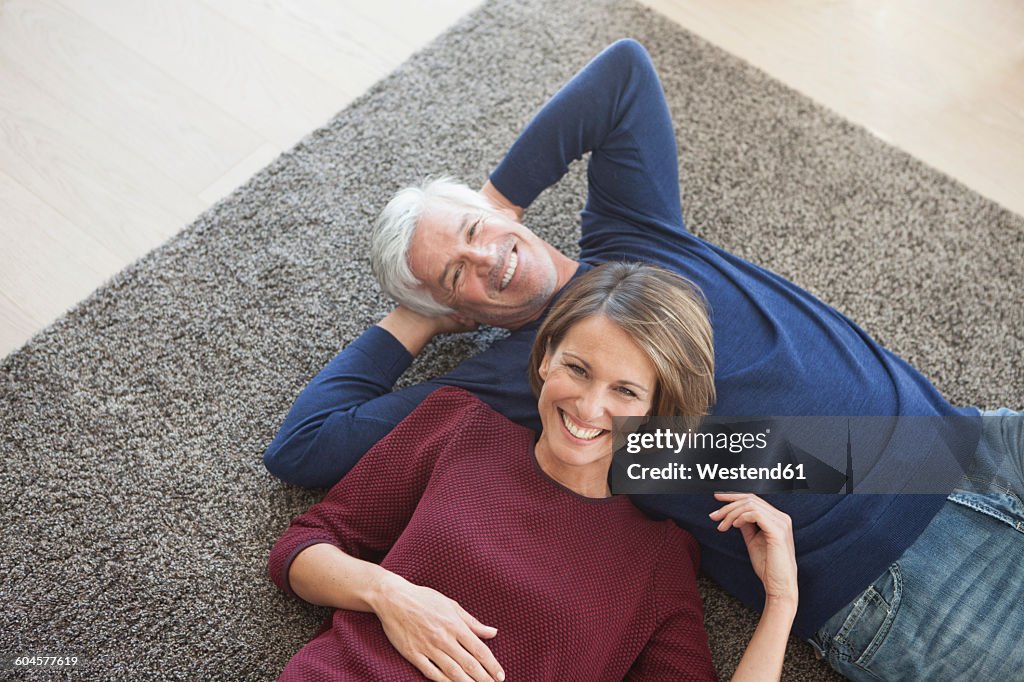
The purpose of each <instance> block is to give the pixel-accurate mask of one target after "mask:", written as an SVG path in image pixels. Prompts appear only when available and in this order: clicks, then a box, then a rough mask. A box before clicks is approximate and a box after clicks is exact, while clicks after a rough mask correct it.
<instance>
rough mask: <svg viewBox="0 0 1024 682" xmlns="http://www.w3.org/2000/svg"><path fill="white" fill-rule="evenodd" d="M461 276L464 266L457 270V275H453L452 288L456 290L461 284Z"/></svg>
mask: <svg viewBox="0 0 1024 682" xmlns="http://www.w3.org/2000/svg"><path fill="white" fill-rule="evenodd" d="M461 275H462V266H461V265H460V266H459V267H457V268H455V274H454V275H452V288H453V289H454V288H455V285H456V284H458V283H459V277H460V276H461Z"/></svg>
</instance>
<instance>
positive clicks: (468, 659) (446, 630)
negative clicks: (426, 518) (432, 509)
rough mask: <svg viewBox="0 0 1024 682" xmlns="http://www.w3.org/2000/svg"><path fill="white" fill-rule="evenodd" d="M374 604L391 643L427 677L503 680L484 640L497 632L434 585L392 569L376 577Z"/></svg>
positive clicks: (485, 681) (460, 681) (478, 681)
mask: <svg viewBox="0 0 1024 682" xmlns="http://www.w3.org/2000/svg"><path fill="white" fill-rule="evenodd" d="M373 606H374V612H375V613H376V614H377V617H378V618H380V622H381V625H383V626H384V633H385V634H386V635H387V637H388V639H389V640H390V641H391V644H392V646H394V647H395V649H396V650H397V651H398V653H400V654H401V655H402V657H403V658H405V660H407V661H409V662H410V663H412V664H413V665H414V666H416V668H417V669H419V671H420V672H421V673H423V674H424V675H425V676H426V677H427V679H430V680H452V681H457V682H467V681H469V680H475V681H476V682H491V681H492V680H497V681H498V682H501V680H504V679H505V672H504V671H503V670H502V669H501V666H500V665H499V664H498V661H497V659H495V658H494V654H492V653H491V650H490V648H488V646H487V645H486V644H484V643H483V639H490V638H492V637H494V636H495V635H496V634H498V631H497V630H496V629H495V628H493V627H490V626H487V625H484V624H483V623H481V622H480V621H478V620H477V619H476V618H474V617H473V616H471V615H470V614H469V613H467V612H466V610H465V609H463V608H462V607H461V606H459V604H458V603H456V602H455V601H454V600H452V599H449V598H448V597H446V596H444V595H443V594H441V593H440V592H438V591H437V590H432V589H430V588H429V587H421V586H419V585H414V584H413V583H411V582H409V581H408V580H405V579H404V578H401V577H399V576H397V575H395V574H393V573H392V574H389V575H388V576H387V577H386V578H385V579H384V580H382V581H381V585H380V587H379V590H378V596H377V597H376V598H374V599H373Z"/></svg>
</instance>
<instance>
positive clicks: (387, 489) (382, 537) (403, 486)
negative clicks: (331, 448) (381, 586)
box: [268, 388, 479, 594]
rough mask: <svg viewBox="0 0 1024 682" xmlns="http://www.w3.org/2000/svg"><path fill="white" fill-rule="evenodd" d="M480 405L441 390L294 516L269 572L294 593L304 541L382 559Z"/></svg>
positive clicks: (467, 396)
mask: <svg viewBox="0 0 1024 682" xmlns="http://www.w3.org/2000/svg"><path fill="white" fill-rule="evenodd" d="M475 405H479V403H478V402H477V401H476V399H475V398H473V396H472V395H471V394H469V393H467V392H465V391H462V390H459V389H452V388H447V389H442V390H439V391H435V392H434V393H433V394H431V395H430V397H429V398H427V400H425V401H424V402H423V403H422V404H421V405H420V406H419V407H418V408H416V410H414V411H413V412H412V414H410V415H409V416H408V418H406V419H404V420H403V421H402V422H401V423H400V424H399V425H398V426H397V427H396V428H395V430H394V431H392V432H391V433H390V434H388V436H387V437H385V438H384V439H383V440H381V441H380V442H379V443H378V444H377V445H376V446H374V447H373V449H371V450H370V451H369V452H368V453H366V456H365V457H363V459H362V460H360V462H359V463H358V464H357V465H356V466H355V467H354V468H353V469H352V471H351V472H350V473H349V475H348V476H346V477H345V478H343V479H342V480H341V481H340V482H339V483H338V484H337V485H335V486H334V487H333V488H332V489H331V490H330V492H328V493H327V496H326V497H325V498H324V500H323V501H322V502H319V503H318V504H315V505H313V506H312V507H311V508H310V509H309V511H307V512H306V513H305V514H303V515H301V516H299V517H297V518H295V519H294V520H293V521H292V522H291V525H290V526H289V527H288V530H286V531H285V533H284V535H282V536H281V538H280V539H279V540H278V541H277V543H275V545H274V547H273V549H272V550H271V552H270V559H269V562H268V564H269V565H268V568H269V572H270V577H271V579H272V580H273V581H274V582H275V583H276V584H277V585H278V587H280V588H281V589H282V590H284V591H285V592H288V593H289V594H294V593H293V592H292V590H291V587H290V585H289V583H288V571H289V569H290V568H291V563H292V561H293V560H294V559H295V557H296V556H297V555H298V554H299V552H301V551H302V550H303V549H305V548H307V547H309V546H311V545H315V544H320V543H327V544H331V545H334V546H335V547H338V548H339V549H341V550H342V551H343V552H346V553H347V554H350V555H352V556H354V557H356V558H359V559H365V560H368V561H379V560H380V559H381V558H382V557H383V556H384V554H386V553H387V551H388V550H389V549H390V548H391V546H392V545H393V544H394V542H395V540H397V538H398V536H399V535H400V534H401V533H402V531H403V529H404V528H405V526H406V524H407V523H408V521H409V519H410V518H411V517H412V514H413V512H414V511H415V510H416V505H417V504H418V503H419V500H420V497H422V495H423V491H424V490H425V488H426V486H427V484H428V482H429V480H430V476H431V473H432V471H433V468H434V465H435V463H436V462H437V459H438V457H439V456H440V455H441V454H442V453H443V452H444V451H445V449H446V448H447V447H448V445H449V443H451V442H452V441H453V440H454V439H455V438H457V434H458V432H459V430H460V428H461V426H462V424H464V423H465V421H466V420H467V419H468V416H469V414H470V413H471V411H472V410H473V409H474V406H475Z"/></svg>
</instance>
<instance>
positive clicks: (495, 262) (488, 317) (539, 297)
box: [409, 202, 558, 329]
mask: <svg viewBox="0 0 1024 682" xmlns="http://www.w3.org/2000/svg"><path fill="white" fill-rule="evenodd" d="M553 252H554V247H552V246H550V245H549V244H547V243H546V242H545V241H543V240H542V239H541V238H540V237H538V236H537V235H535V234H533V232H531V231H530V230H528V229H527V228H526V227H525V226H524V225H523V224H522V223H520V222H518V221H517V220H515V219H514V218H513V217H511V214H508V213H505V212H495V213H484V212H479V211H476V210H475V209H466V208H464V207H461V206H455V205H453V204H448V203H442V202H439V203H437V204H435V205H434V206H432V207H431V208H430V209H428V210H427V211H425V212H424V214H423V215H422V216H420V220H419V222H418V223H417V225H416V231H415V232H414V233H413V236H412V240H411V242H410V243H409V265H410V267H411V268H412V272H413V274H414V275H416V278H417V279H419V280H420V281H421V282H423V285H424V287H425V288H426V289H427V291H429V292H430V294H431V296H433V297H434V300H436V301H438V302H439V303H443V304H445V305H447V306H449V307H451V308H454V309H455V310H456V311H457V312H458V313H460V314H461V315H463V316H465V317H468V318H470V319H472V320H474V321H476V322H481V323H484V324H490V325H494V326H497V327H507V328H510V329H515V328H516V327H519V326H522V325H523V324H525V323H526V322H529V321H530V320H532V319H534V318H536V317H537V316H538V315H540V313H541V312H542V311H543V310H544V306H545V305H546V304H547V302H548V301H549V300H550V299H551V297H552V296H553V295H554V293H555V290H556V287H557V286H558V272H557V269H556V267H555V263H554V260H553Z"/></svg>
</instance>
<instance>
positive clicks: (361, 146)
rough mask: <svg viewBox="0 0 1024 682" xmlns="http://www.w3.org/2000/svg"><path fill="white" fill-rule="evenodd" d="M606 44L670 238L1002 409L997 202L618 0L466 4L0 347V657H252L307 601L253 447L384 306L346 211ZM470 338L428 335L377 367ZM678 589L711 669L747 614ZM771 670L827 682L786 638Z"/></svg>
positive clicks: (578, 181)
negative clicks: (642, 67)
mask: <svg viewBox="0 0 1024 682" xmlns="http://www.w3.org/2000/svg"><path fill="white" fill-rule="evenodd" d="M623 36H632V37H634V38H637V39H639V40H640V41H641V42H643V43H644V44H645V45H646V46H647V47H648V49H649V50H650V52H651V54H652V56H653V58H654V61H655V63H656V64H657V66H658V69H659V71H660V73H661V75H662V79H663V83H664V86H665V89H666V91H667V93H668V98H669V102H670V106H671V109H672V114H673V116H674V118H675V122H676V128H677V132H678V139H679V147H680V159H681V161H680V163H681V173H682V180H681V182H682V197H683V205H684V212H685V215H686V219H687V222H688V224H689V225H690V226H691V228H692V229H693V230H694V231H695V232H696V233H698V234H699V235H700V236H702V237H704V238H706V239H709V240H711V241H713V242H715V243H717V244H719V245H721V246H724V247H725V248H728V249H731V250H733V251H735V252H737V253H738V254H740V255H742V256H744V257H746V258H748V259H750V260H753V261H755V262H758V263H760V264H762V265H765V266H767V267H769V268H771V269H773V270H775V271H777V272H779V273H781V274H782V275H784V276H786V277H788V278H790V279H793V280H795V281H796V282H797V283H799V284H800V285H802V286H803V287H805V288H807V289H808V290H810V291H811V292H813V293H815V294H816V295H818V296H820V297H821V298H823V299H824V300H826V301H827V302H829V303H831V304H833V305H834V306H836V307H837V308H838V309H839V310H841V311H842V312H844V313H846V314H847V315H849V316H850V317H852V318H853V319H854V320H857V321H858V322H859V323H860V324H862V325H863V326H864V327H865V328H866V329H867V330H868V331H869V332H870V333H872V334H873V335H874V336H876V337H877V338H878V339H879V340H880V341H881V342H882V343H883V344H885V345H887V346H888V347H890V348H892V349H894V350H895V351H897V352H898V353H900V354H901V355H902V356H903V357H905V358H906V359H908V360H909V361H910V362H911V363H912V364H914V365H915V366H917V367H919V368H920V369H922V371H924V373H925V374H926V375H927V376H928V377H929V378H930V379H932V380H933V381H934V382H935V383H936V385H937V386H938V387H939V389H940V390H941V391H942V392H943V393H944V394H945V395H946V396H947V397H948V398H949V399H950V400H951V401H952V402H954V403H957V404H974V405H980V406H988V407H991V406H998V405H1002V404H1009V405H1011V406H1017V407H1020V406H1021V404H1022V403H1024V397H1022V387H1024V361H1022V357H1024V306H1022V305H1021V303H1022V301H1024V278H1022V275H1021V264H1022V263H1024V219H1022V218H1021V217H1020V216H1017V215H1014V214H1012V213H1010V212H1008V211H1006V210H1003V209H1001V208H1000V207H999V206H997V205H995V204H993V203H992V202H990V201H987V200H985V199H983V198H982V197H980V196H978V195H976V194H974V193H973V192H971V191H969V190H967V189H966V188H964V187H963V186H961V185H959V184H958V183H956V182H955V181H953V180H951V179H949V178H948V177H946V176H943V175H942V174H940V173H938V172H936V171H934V170H932V169H930V168H928V167H926V166H924V165H923V164H921V163H920V162H918V161H916V160H915V159H913V158H911V157H909V156H907V155H906V154H904V153H901V152H899V151H897V150H894V149H892V148H891V147H889V146H887V145H886V144H885V143H883V142H881V141H879V140H877V139H876V138H874V137H872V136H871V135H870V134H868V133H867V132H866V131H864V130H863V129H860V128H858V127H857V126H854V125H852V124H850V123H848V122H845V121H843V120H842V119H840V118H839V117H837V116H835V115H834V114H832V113H830V112H828V111H826V110H825V109H823V108H822V107H820V106H818V105H816V104H814V103H812V102H811V101H809V100H808V99H806V98H805V97H802V96H800V95H798V94H796V93H794V92H793V91H791V90H789V89H787V88H785V87H784V86H782V85H780V84H779V83H777V82H775V81H773V80H772V79H770V78H768V77H766V76H765V75H764V74H763V73H761V72H759V71H758V70H756V69H754V68H752V67H750V66H749V65H747V64H745V63H743V62H741V61H739V60H737V59H735V58H733V57H731V56H729V55H727V54H725V53H723V52H722V51H720V50H718V49H716V48H714V47H712V46H710V45H708V44H707V43H705V42H703V41H701V40H699V39H697V38H695V37H694V36H692V35H690V34H689V33H687V32H685V31H683V30H681V29H680V28H678V27H677V26H675V25H673V24H672V23H670V22H669V21H667V20H665V19H663V18H661V17H660V16H658V15H656V14H654V13H651V12H649V11H647V10H645V9H642V8H641V7H639V6H638V5H636V4H633V3H631V2H628V1H627V0H623V1H615V0H612V1H608V0H597V1H586V2H585V1H583V0H573V1H568V2H558V3H552V2H546V1H541V0H532V1H530V2H512V1H510V0H498V1H495V2H489V3H487V4H485V5H484V6H483V7H482V8H481V9H479V10H478V11H476V12H474V13H473V14H471V15H469V16H467V17H466V18H465V19H464V20H463V21H462V22H460V23H459V24H458V25H457V26H455V27H454V28H453V29H451V30H450V31H448V32H447V33H445V34H444V35H442V36H441V37H440V38H438V39H437V40H436V41H435V42H434V43H432V44H431V45H430V46H429V47H427V48H426V49H425V50H423V51H421V52H420V53H418V54H417V55H416V56H414V57H413V58H412V59H411V60H409V61H408V62H407V63H405V64H404V65H403V66H402V67H400V68H399V69H398V70H397V71H396V72H395V73H394V74H392V75H391V76H389V77H388V78H386V79H385V80H383V81H381V82H380V83H378V84H377V85H376V86H374V87H373V88H372V89H371V90H370V92H369V93H368V94H366V95H365V96H364V97H362V98H361V99H359V100H358V101H356V102H355V103H354V104H353V105H352V106H350V107H348V108H347V109H346V110H344V111H343V112H341V113H340V114H339V115H338V116H337V117H336V118H334V119H333V120H332V121H331V122H330V123H329V124H328V125H327V126H325V127H323V128H321V129H320V130H317V131H314V132H313V133H311V134H310V135H309V136H308V137H307V138H305V139H304V140H303V141H302V142H301V143H300V144H299V145H297V146H296V147H295V148H294V149H293V150H292V151H290V152H288V153H286V154H284V155H283V156H281V157H280V158H279V159H277V160H276V161H275V162H273V163H272V164H271V165H270V166H269V167H267V168H266V169H264V170H263V171H261V172H260V173H259V174H257V175H256V176H255V177H253V178H252V179H251V180H250V181H249V182H248V183H247V184H246V185H244V186H243V187H242V188H240V189H239V190H237V191H236V192H234V193H233V194H232V195H231V196H229V197H227V198H226V199H224V200H223V201H221V202H219V203H218V204H217V205H215V206H214V207H212V208H211V209H210V210H209V211H207V212H206V213H205V214H203V215H202V216H201V217H200V218H199V219H198V220H197V221H196V222H195V223H194V224H193V225H191V226H190V227H188V228H187V229H185V230H184V231H183V232H182V233H181V234H179V235H178V236H177V237H175V238H174V239H173V240H171V241H170V242H169V243H168V244H166V245H164V246H162V247H161V248H159V249H157V250H156V251H154V252H153V253H151V254H149V255H148V256H146V257H145V258H143V259H142V260H140V261H139V262H137V263H135V264H134V265H132V266H131V267H129V268H127V269H126V270H125V271H124V272H122V273H121V274H119V275H118V276H117V277H115V278H114V279H113V280H112V281H110V282H109V283H108V284H106V285H105V286H104V287H103V288H102V289H100V290H99V291H97V292H96V293H94V294H93V295H92V296H91V297H89V298H88V299H87V300H86V301H84V302H83V303H82V304H80V305H79V306H77V307H76V308H75V309H74V310H72V311H71V312H69V313H68V314H67V315H65V316H64V317H63V318H61V319H60V320H59V321H57V322H56V323H55V324H53V325H52V326H51V327H49V328H48V329H46V330H45V331H43V332H41V333H40V334H39V335H37V336H36V337H35V338H33V339H32V340H31V341H30V342H29V343H28V344H27V345H26V346H25V347H24V348H22V349H21V350H19V351H17V352H15V353H13V354H12V355H10V356H9V357H7V358H6V359H5V360H4V361H3V363H2V365H0V548H2V549H0V603H2V604H3V609H2V613H0V655H3V656H5V657H8V658H9V657H10V656H13V655H15V654H25V655H30V654H36V655H77V656H79V657H82V658H84V659H87V660H88V661H89V664H88V665H87V666H84V667H80V668H78V669H76V670H75V671H74V672H72V673H69V674H68V676H69V677H72V678H76V679H77V678H88V679H139V678H149V677H161V678H171V679H173V678H177V679H189V680H192V679H268V678H273V677H274V676H276V674H277V673H278V672H279V671H280V670H281V668H282V667H283V666H284V664H285V662H286V661H287V660H288V658H289V657H290V656H291V655H292V654H293V653H294V652H295V651H297V650H298V649H299V648H300V647H301V646H302V644H303V643H304V642H305V641H306V640H307V639H308V638H309V637H310V636H311V634H312V633H313V631H314V630H315V628H316V627H317V625H318V623H319V622H320V620H321V619H322V617H323V615H324V611H322V610H321V609H317V608H313V607H310V606H307V605H303V604H301V603H298V602H296V601H293V600H290V599H288V598H286V597H285V596H284V595H282V594H280V593H278V592H277V590H276V589H275V588H274V587H273V586H272V585H271V583H270V582H269V581H268V580H267V578H266V570H265V566H266V558H267V554H268V552H269V549H270V547H271V545H272V544H273V542H274V540H275V539H276V537H277V536H278V535H279V534H280V533H281V531H282V530H283V529H284V528H285V526H286V525H287V523H288V521H289V519H290V517H291V516H293V515H295V514H298V513H300V512H301V511H303V510H304V509H305V508H306V507H307V506H308V505H309V504H311V503H312V502H314V501H315V500H317V499H318V497H319V496H320V495H322V491H308V490H301V489H297V488H293V487H289V486H285V485H283V484H281V483H280V482H279V481H277V480H276V479H274V478H273V477H271V476H270V475H268V474H267V473H266V471H265V470H264V469H263V466H262V462H261V455H262V452H263V449H264V448H265V447H266V445H267V444H268V443H269V442H270V440H271V438H272V437H273V435H274V432H275V430H276V428H277V426H278V425H279V424H280V422H281V420H282V418H283V417H284V415H285V413H286V411H287V410H288V407H289V405H290V404H291V401H292V399H293V398H294V396H295V395H296V394H297V393H298V391H299V390H300V389H301V388H302V387H303V386H304V385H305V382H306V381H308V379H309V378H310V377H311V376H313V374H315V373H316V372H317V371H318V370H319V368H320V367H321V366H323V365H324V364H325V363H326V362H327V361H328V360H329V359H330V358H331V357H332V356H333V355H334V354H335V353H336V352H337V351H338V349H340V348H341V347H343V346H344V345H345V344H346V343H347V342H349V341H350V340H351V339H353V338H354V337H355V336H356V335H357V334H358V333H359V332H360V331H361V330H362V329H363V328H364V327H366V326H367V325H369V324H372V323H373V322H375V321H376V320H377V319H379V318H380V317H381V316H382V315H383V314H384V313H385V312H386V311H387V310H388V309H389V304H388V302H387V301H386V300H385V299H384V298H383V297H382V296H381V295H380V294H379V292H378V290H377V287H376V285H375V283H374V281H373V278H372V276H371V275H370V273H369V267H368V260H367V257H366V249H367V233H368V228H369V225H370V223H371V220H372V218H373V217H374V215H375V214H376V212H377V211H378V210H379V209H380V208H381V207H382V205H383V204H384V203H385V201H386V200H387V198H388V197H389V195H390V194H391V193H392V192H393V191H394V190H395V189H397V188H399V187H400V186H402V185H404V184H407V183H409V182H412V181H415V180H417V179H419V178H421V177H422V176H424V175H427V174H436V173H440V172H445V173H449V174H452V175H454V176H457V177H459V178H462V179H464V180H466V181H467V182H469V183H470V184H471V185H479V184H481V183H482V182H483V181H484V179H485V178H486V174H487V172H488V171H489V170H490V169H491V168H492V167H493V166H494V165H495V164H496V163H497V162H498V160H499V159H500V158H501V155H502V153H503V151H504V150H505V149H506V147H507V146H508V145H509V144H510V143H511V142H512V140H513V139H514V137H515V134H516V132H517V131H518V130H519V129H520V128H521V127H522V126H523V125H524V124H525V123H526V121H527V120H528V119H529V117H530V115H531V113H532V112H533V111H534V110H535V109H536V108H537V107H538V106H539V105H540V104H541V103H542V102H543V101H544V100H545V99H546V98H547V97H548V96H549V95H550V94H552V93H553V91H554V90H555V89H556V88H557V87H558V86H559V85H560V84H561V83H562V82H563V81H565V80H566V79H567V78H568V77H569V76H571V75H572V73H573V72H575V70H576V69H578V68H579V67H580V66H582V65H583V64H584V63H585V62H586V61H587V60H588V59H589V58H590V57H592V56H593V55H594V54H596V53H597V52H598V51H599V50H600V49H601V48H602V47H603V46H605V45H606V44H607V43H609V42H611V41H613V40H614V39H616V38H620V37H623ZM964 144H970V141H969V140H965V141H964ZM584 188H585V180H584V174H583V168H582V167H578V168H574V170H573V171H572V172H571V173H570V175H569V176H568V177H567V178H566V179H565V180H564V181H563V182H562V183H561V184H560V185H559V186H558V187H557V188H555V189H553V190H550V191H549V192H547V193H546V194H545V195H543V196H542V197H541V199H540V200H539V201H538V202H537V204H536V205H535V206H534V207H533V208H531V209H530V211H528V213H527V216H526V220H527V223H528V224H529V225H531V226H532V227H534V228H535V229H536V230H537V231H538V232H540V233H541V234H542V235H543V236H545V237H546V238H548V239H549V240H550V241H552V242H553V243H554V244H555V245H556V246H558V247H560V248H562V249H563V250H565V251H566V252H567V253H576V250H575V240H576V238H577V229H578V219H577V212H578V211H579V210H580V208H581V206H582V198H583V196H584ZM492 337H493V334H487V333H483V334H479V335H477V336H475V337H468V338H460V339H446V340H444V341H443V342H440V343H435V344H434V345H432V346H431V347H430V348H429V349H428V350H427V352H426V353H425V354H424V355H423V356H422V358H421V359H420V360H419V361H418V362H417V364H416V365H414V367H413V369H412V370H411V371H410V372H409V373H408V375H407V376H406V377H405V378H404V379H403V381H407V382H408V381H416V380H418V379H420V378H422V377H426V376H429V375H431V374H434V373H436V372H441V371H444V370H445V369H446V368H448V367H450V366H452V365H453V364H454V363H455V362H457V361H458V360H459V359H460V358H462V357H464V356H465V355H467V354H469V353H472V352H474V351H475V350H476V349H478V348H479V347H481V346H482V345H483V344H486V343H487V342H488V340H489V339H490V338H492ZM702 587H703V591H704V595H705V598H706V603H707V616H708V629H709V631H710V633H711V639H712V642H713V648H714V653H715V660H716V664H717V666H718V668H719V670H720V671H721V674H722V675H723V676H724V677H727V676H728V675H729V674H730V673H731V671H732V669H733V668H734V666H735V665H736V662H737V661H738V658H739V655H740V653H741V651H742V648H743V646H744V644H745V642H746V640H747V638H748V637H749V634H750V632H751V630H752V627H753V624H754V622H755V617H754V615H753V614H751V613H750V612H748V611H746V610H745V609H744V608H743V607H741V606H740V605H738V604H737V603H736V602H735V601H734V600H732V599H731V598H729V597H727V596H725V595H724V594H722V593H721V591H719V590H717V589H716V588H715V587H714V586H713V585H711V584H710V583H704V584H703V585H702ZM8 675H10V676H13V677H15V678H21V677H22V676H23V675H24V673H22V672H15V671H12V670H11V669H9V668H8V669H6V670H3V671H0V676H8ZM27 676H28V677H32V676H33V674H29V675H27ZM43 676H45V675H43V674H39V675H38V677H43ZM785 678H786V679H793V680H797V679H800V680H822V679H831V678H832V673H830V672H829V671H828V669H827V668H826V667H825V666H824V665H823V664H822V663H820V662H817V661H815V660H814V658H813V656H812V655H811V651H810V648H809V647H808V646H807V645H805V644H803V643H801V642H799V641H796V640H794V641H793V642H792V644H791V646H790V653H789V659H788V661H787V668H786V673H785Z"/></svg>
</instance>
